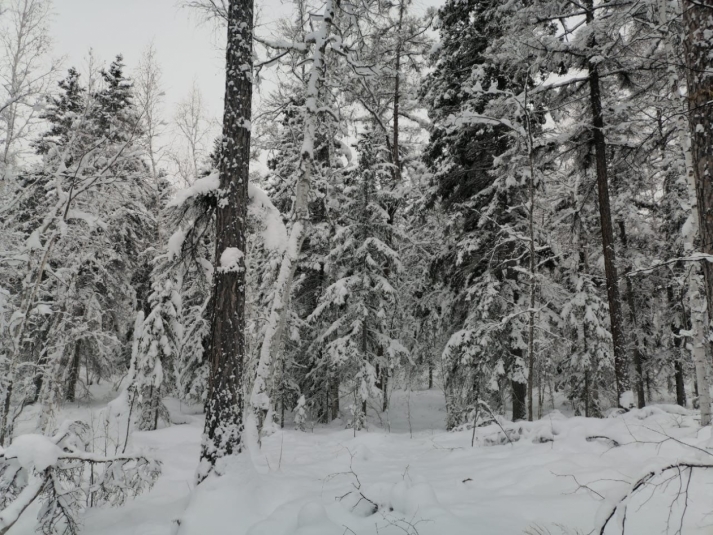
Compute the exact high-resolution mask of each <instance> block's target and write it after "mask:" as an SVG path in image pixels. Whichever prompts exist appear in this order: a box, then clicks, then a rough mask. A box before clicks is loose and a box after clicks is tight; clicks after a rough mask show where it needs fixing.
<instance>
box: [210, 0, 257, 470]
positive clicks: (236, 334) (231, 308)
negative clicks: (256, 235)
mask: <svg viewBox="0 0 713 535" xmlns="http://www.w3.org/2000/svg"><path fill="white" fill-rule="evenodd" d="M252 28H253V0H230V3H229V7H228V44H227V52H226V79H225V111H224V114H223V147H222V154H221V159H220V190H221V199H220V202H219V203H218V208H217V215H216V245H215V264H216V269H215V275H214V280H213V295H212V302H213V310H212V321H211V338H210V345H209V351H208V359H209V363H210V381H209V390H208V399H207V402H206V420H205V429H204V436H203V445H202V451H201V461H202V465H203V467H204V468H203V469H202V470H201V473H199V475H198V478H199V480H202V479H204V478H205V477H206V476H207V474H208V473H210V472H211V471H212V470H213V469H214V468H215V464H216V462H217V461H218V460H219V459H220V458H221V457H225V456H228V455H234V454H237V453H239V452H240V451H241V449H242V436H241V435H242V431H243V402H244V400H243V384H242V381H243V375H244V369H243V367H244V356H245V258H244V256H243V254H242V252H244V251H245V224H246V218H247V204H248V172H249V164H250V118H251V101H252V64H253V59H252ZM228 249H231V250H234V249H237V251H238V252H239V253H238V255H237V259H236V260H237V262H236V263H230V262H223V263H221V256H222V255H223V254H224V253H225V251H226V250H228ZM233 252H236V251H233ZM235 256H236V255H233V257H234V258H235ZM226 260H227V258H226Z"/></svg>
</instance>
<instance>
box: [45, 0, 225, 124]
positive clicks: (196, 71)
mask: <svg viewBox="0 0 713 535" xmlns="http://www.w3.org/2000/svg"><path fill="white" fill-rule="evenodd" d="M54 11H55V17H54V21H53V24H52V34H53V35H52V37H53V39H54V43H55V50H56V52H57V54H58V55H63V56H66V58H67V61H66V62H65V66H66V67H69V66H72V65H75V66H77V67H78V68H80V69H82V68H83V67H84V66H85V65H86V62H87V56H88V52H89V49H90V48H91V49H92V50H93V52H94V55H95V56H96V57H97V58H98V59H99V60H101V61H102V62H104V63H109V62H110V61H111V60H112V59H113V58H114V56H116V55H117V54H119V53H121V54H123V56H124V60H125V63H126V65H127V67H128V68H129V69H130V70H131V69H134V68H135V67H136V65H137V64H138V62H139V60H140V58H141V55H142V53H143V51H144V50H145V49H146V48H147V47H148V46H149V45H150V44H151V42H153V43H154V46H155V49H156V53H157V56H158V62H159V64H160V66H161V69H162V70H163V84H164V86H165V91H166V106H167V110H166V111H167V112H169V113H170V110H171V109H172V108H173V105H174V104H175V103H176V102H177V101H179V100H181V99H182V98H184V97H185V96H186V95H187V94H188V92H189V90H190V87H191V85H192V83H193V80H196V81H197V83H198V85H199V87H200V88H201V90H202V92H203V95H204V97H205V101H206V102H207V104H208V106H209V108H210V110H211V112H212V113H213V114H214V115H216V118H217V115H219V114H220V110H221V108H222V98H223V74H222V70H223V66H224V58H223V51H222V50H221V48H222V46H221V44H220V42H221V37H222V35H221V34H222V32H216V31H215V29H214V28H213V26H211V25H210V24H207V23H201V22H200V20H199V19H198V18H197V16H196V14H195V13H193V12H191V11H190V10H187V9H184V8H180V7H178V2H177V0H54Z"/></svg>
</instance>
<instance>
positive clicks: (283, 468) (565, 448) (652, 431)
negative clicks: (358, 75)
mask: <svg viewBox="0 0 713 535" xmlns="http://www.w3.org/2000/svg"><path fill="white" fill-rule="evenodd" d="M443 405H444V403H443V394H442V393H441V392H440V391H439V390H435V389H434V390H430V391H420V392H412V393H410V394H408V393H406V392H396V393H395V394H394V395H393V397H392V403H391V410H390V413H389V414H388V416H387V415H386V414H381V415H380V419H381V421H380V420H379V417H377V416H376V414H377V413H376V412H375V411H374V410H373V409H370V411H369V412H370V416H371V420H370V428H369V431H361V432H358V433H357V436H356V437H355V436H354V433H353V431H352V430H348V429H344V424H343V423H342V422H339V421H338V422H335V423H333V424H332V425H330V426H316V427H315V428H314V430H312V429H308V430H307V431H306V432H300V431H295V430H292V429H291V428H290V429H285V430H283V431H280V430H278V431H276V432H275V433H273V434H272V435H270V436H268V437H266V438H265V439H264V440H263V448H262V452H261V453H260V455H261V456H262V457H263V461H264V462H262V463H257V464H258V465H263V466H260V468H255V464H254V463H253V462H252V461H251V460H250V456H249V455H240V456H238V457H236V458H234V459H233V460H232V461H231V462H230V464H229V465H228V466H227V469H226V473H225V474H224V475H223V476H221V477H214V476H211V477H210V478H209V479H208V480H206V481H205V482H204V483H203V484H201V485H200V487H198V488H196V487H195V485H194V482H193V478H194V473H195V469H196V466H197V464H198V455H199V445H200V435H201V431H202V423H203V422H202V416H201V415H199V414H195V412H196V411H193V413H192V414H186V413H187V412H191V411H185V410H184V411H180V410H179V405H178V404H177V403H175V402H170V406H171V412H172V414H173V416H174V420H175V421H183V422H186V423H185V424H182V425H174V426H172V427H169V428H166V429H161V430H158V431H155V432H150V433H136V434H135V436H134V439H133V440H134V445H135V446H136V447H141V448H148V449H153V450H154V452H155V454H156V455H157V457H158V458H159V459H161V460H162V461H163V463H164V464H163V469H164V472H163V475H162V476H161V478H160V479H159V481H158V482H157V483H156V486H155V487H154V488H153V490H152V491H151V492H149V493H148V494H145V495H142V496H140V497H139V498H137V499H136V500H134V501H130V502H128V503H127V504H126V505H125V506H123V507H121V508H115V509H94V510H90V511H89V512H88V513H87V515H86V518H85V526H84V531H83V532H84V533H87V534H91V535H134V534H135V535H175V534H180V535H344V534H358V535H366V534H374V535H376V534H379V535H403V534H404V533H406V534H409V535H500V534H502V535H510V534H512V535H516V534H523V533H531V534H540V533H552V534H553V535H556V534H560V533H572V534H574V533H582V534H586V533H589V532H590V531H591V530H592V529H593V528H594V526H595V525H596V522H597V521H599V520H601V518H602V516H603V515H604V514H605V513H606V512H607V511H608V510H609V507H610V503H613V502H612V500H614V498H617V497H620V496H622V495H623V494H624V493H625V492H626V491H627V490H628V488H629V486H630V484H631V483H633V482H634V481H635V480H636V479H638V477H640V476H641V475H643V474H644V473H645V472H646V471H649V470H652V469H657V468H660V467H662V466H664V465H667V464H670V463H671V462H675V461H676V460H688V461H694V462H698V463H711V464H713V462H712V461H713V457H711V455H709V454H708V453H706V452H705V445H706V443H707V442H708V441H709V439H710V428H707V429H705V430H700V428H699V427H698V423H697V421H696V417H697V416H696V414H695V413H694V412H692V411H688V410H686V409H682V408H680V407H677V406H671V405H660V406H654V407H647V408H646V409H643V410H633V411H631V412H629V413H627V414H625V415H623V416H621V415H620V416H616V417H610V418H604V419H600V420H597V419H591V418H576V417H571V418H567V417H565V416H563V415H562V414H561V413H560V412H558V411H553V412H552V413H551V414H549V415H548V416H546V417H544V418H543V419H542V420H540V421H537V422H534V423H527V422H524V423H520V424H513V423H509V422H506V421H504V420H503V421H501V426H502V428H501V426H499V425H495V424H491V425H488V426H484V427H479V428H477V430H476V435H475V446H474V447H471V440H473V432H472V428H471V429H464V430H462V431H456V432H451V433H449V432H446V431H445V430H444V429H443V422H444V419H445V412H444V411H445V409H444V406H443ZM184 409H185V407H184ZM409 414H410V421H411V426H409ZM287 421H291V419H290V418H289V417H288V418H287ZM504 432H505V433H507V435H508V437H509V440H510V441H512V442H509V441H508V439H507V438H505V434H504ZM686 444H691V445H693V446H696V447H700V448H701V449H695V448H692V447H689V446H686ZM707 472H711V473H707ZM675 475H676V474H671V473H667V474H664V475H663V476H661V480H660V481H658V482H659V483H661V482H665V480H666V479H670V480H669V482H668V484H667V485H660V486H659V487H657V490H656V491H655V492H654V493H653V494H652V492H651V490H653V487H652V488H651V490H646V492H643V493H641V494H640V495H639V496H637V497H635V498H634V499H632V501H631V502H630V503H629V507H628V509H627V516H626V533H627V534H633V535H649V534H659V533H667V532H668V533H670V534H674V533H681V534H682V535H703V534H708V535H710V534H711V533H713V517H712V516H711V514H710V513H711V512H712V511H713V490H712V489H713V470H708V471H707V470H705V469H701V470H698V471H694V472H693V475H692V478H691V481H690V483H689V484H688V488H689V495H688V501H687V504H686V503H685V501H684V500H683V498H681V499H679V500H678V501H675V496H676V493H677V492H678V491H679V490H680V489H681V488H685V487H686V484H687V482H688V476H687V474H683V475H684V477H683V479H680V478H678V477H671V476H675ZM671 504H673V513H672V514H671V517H670V518H668V513H669V509H670V508H669V505H671ZM684 506H685V507H687V512H686V517H685V522H684V524H683V529H682V530H680V531H679V528H680V527H681V526H680V517H681V512H682V511H683V508H684ZM27 514H29V513H26V515H27ZM620 520H621V519H620V518H619V519H617V518H615V522H613V523H612V525H611V527H610V528H609V529H608V530H607V532H606V533H607V534H614V533H620V532H621V531H620V529H619V528H618V527H617V526H618V525H620ZM667 521H668V531H667ZM23 525H24V527H22V526H19V527H18V526H16V528H15V529H14V530H13V531H11V532H10V533H11V534H13V535H25V534H29V533H31V531H23V529H25V530H27V526H28V525H29V524H28V523H24V524H23ZM561 527H563V528H566V529H567V531H562V530H561ZM544 529H546V530H549V531H544ZM538 530H540V531H538Z"/></svg>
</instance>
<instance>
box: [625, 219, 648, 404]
mask: <svg viewBox="0 0 713 535" xmlns="http://www.w3.org/2000/svg"><path fill="white" fill-rule="evenodd" d="M619 234H620V235H621V245H622V249H623V250H624V253H626V251H627V250H628V247H629V240H628V238H627V235H626V225H625V224H624V222H623V221H619ZM626 272H627V273H628V272H629V270H628V269H627V270H626ZM626 301H627V304H628V305H629V328H630V329H631V339H632V340H631V343H632V354H633V356H634V373H635V374H636V376H635V377H634V390H635V391H636V406H637V407H638V408H639V409H643V408H644V407H645V406H646V398H645V396H644V370H643V364H642V356H641V348H640V347H639V340H638V337H637V334H636V331H637V330H638V325H637V322H636V307H635V303H634V281H633V280H632V278H631V277H627V278H626Z"/></svg>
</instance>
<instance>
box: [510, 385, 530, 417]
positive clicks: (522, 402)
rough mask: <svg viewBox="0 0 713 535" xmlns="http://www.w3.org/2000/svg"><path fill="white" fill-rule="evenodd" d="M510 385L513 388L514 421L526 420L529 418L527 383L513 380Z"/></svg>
mask: <svg viewBox="0 0 713 535" xmlns="http://www.w3.org/2000/svg"><path fill="white" fill-rule="evenodd" d="M510 384H511V387H512V421H513V422H517V421H518V420H525V419H526V418H527V403H526V398H527V383H520V382H518V381H515V380H511V381H510Z"/></svg>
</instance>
